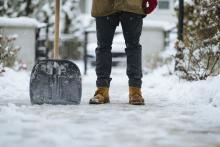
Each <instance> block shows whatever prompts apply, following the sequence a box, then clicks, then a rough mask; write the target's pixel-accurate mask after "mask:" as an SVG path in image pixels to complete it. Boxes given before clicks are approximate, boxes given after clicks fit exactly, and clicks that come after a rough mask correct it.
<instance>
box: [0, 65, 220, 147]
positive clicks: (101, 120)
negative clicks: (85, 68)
mask: <svg viewBox="0 0 220 147" xmlns="http://www.w3.org/2000/svg"><path fill="white" fill-rule="evenodd" d="M112 78H113V81H112V86H111V89H110V95H111V103H110V104H107V105H98V106H94V105H92V106H91V105H88V100H89V98H90V97H91V96H92V95H93V93H94V90H95V73H94V71H93V69H90V71H89V74H88V75H87V76H83V97H82V103H81V105H79V106H51V105H43V106H32V105H31V104H30V101H29V93H28V84H29V73H27V72H18V73H16V72H14V71H12V70H9V69H8V71H7V75H4V76H0V146H1V147H31V146H36V147H37V146H39V147H114V146H117V147H130V146H131V147H150V146H153V147H154V146H155V147H157V146H167V147H171V146H172V147H176V146H179V147H180V146H184V147H190V146H195V147H197V146H198V147H211V146H213V147H218V146H220V90H219V87H220V85H219V83H220V76H218V77H214V78H210V79H208V80H207V81H200V82H192V83H190V82H185V81H181V80H179V79H178V78H177V77H175V76H169V75H166V70H164V69H163V68H161V69H158V70H156V71H154V72H153V73H150V74H148V75H145V76H144V79H143V81H144V84H143V93H144V94H143V95H144V97H145V99H146V105H145V106H131V105H128V104H127V102H128V98H127V97H128V92H127V90H128V87H127V77H126V76H125V69H113V73H112Z"/></svg>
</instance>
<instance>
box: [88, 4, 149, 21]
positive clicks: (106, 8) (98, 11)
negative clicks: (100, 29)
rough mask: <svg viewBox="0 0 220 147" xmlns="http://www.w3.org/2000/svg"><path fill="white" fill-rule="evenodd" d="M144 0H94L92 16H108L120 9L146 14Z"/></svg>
mask: <svg viewBox="0 0 220 147" xmlns="http://www.w3.org/2000/svg"><path fill="white" fill-rule="evenodd" d="M142 1H143V0H93V4H92V16H93V17H98V16H106V15H110V14H113V13H115V12H119V11H125V12H133V13H136V14H143V15H145V14H144V11H143V9H142Z"/></svg>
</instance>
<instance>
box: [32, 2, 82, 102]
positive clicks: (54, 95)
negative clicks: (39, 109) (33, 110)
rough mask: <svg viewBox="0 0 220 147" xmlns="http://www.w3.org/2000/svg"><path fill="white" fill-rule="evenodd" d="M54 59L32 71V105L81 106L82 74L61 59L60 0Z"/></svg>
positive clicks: (39, 63)
mask: <svg viewBox="0 0 220 147" xmlns="http://www.w3.org/2000/svg"><path fill="white" fill-rule="evenodd" d="M55 14H56V20H55V39H54V57H53V58H54V59H50V60H40V61H38V63H37V64H35V66H34V67H33V69H32V72H31V79H30V99H31V103H32V104H38V105H41V104H54V105H68V104H80V101H81V95H82V83H81V73H80V70H79V68H78V67H77V65H76V64H74V63H73V62H71V61H69V60H60V59H58V58H59V21H60V0H56V11H55Z"/></svg>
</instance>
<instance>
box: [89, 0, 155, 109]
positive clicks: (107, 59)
mask: <svg viewBox="0 0 220 147" xmlns="http://www.w3.org/2000/svg"><path fill="white" fill-rule="evenodd" d="M145 1H146V0H145ZM154 1H155V0H154ZM143 2H144V1H143V0H93V4H92V16H93V17H95V21H96V31H97V34H96V35H97V48H96V75H97V80H96V86H97V90H96V92H95V94H94V96H93V97H92V98H91V99H90V100H89V103H90V104H106V103H109V102H110V99H109V87H110V82H111V80H112V79H111V78H110V75H111V69H112V54H111V49H112V47H111V46H112V41H113V37H114V33H115V30H116V27H117V26H118V25H119V23H121V26H122V30H123V35H124V39H125V44H126V49H125V52H126V56H127V71H126V73H127V76H128V79H129V81H128V83H129V104H132V105H144V98H143V96H142V92H141V87H142V76H143V75H142V59H141V56H142V46H141V45H140V36H141V32H142V26H143V18H144V17H145V16H146V13H148V12H146V10H148V9H144V7H143ZM146 2H147V1H146ZM145 5H146V3H145Z"/></svg>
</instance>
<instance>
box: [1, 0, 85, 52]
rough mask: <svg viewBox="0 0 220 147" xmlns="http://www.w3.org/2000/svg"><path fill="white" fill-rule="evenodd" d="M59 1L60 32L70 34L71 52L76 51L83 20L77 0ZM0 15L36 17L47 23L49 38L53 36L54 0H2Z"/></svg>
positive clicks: (81, 35) (79, 43) (79, 42)
mask: <svg viewBox="0 0 220 147" xmlns="http://www.w3.org/2000/svg"><path fill="white" fill-rule="evenodd" d="M61 2H62V3H61V5H62V7H61V8H62V9H61V21H60V24H61V33H62V34H71V39H72V41H71V42H72V43H73V45H72V46H74V47H75V48H74V49H72V50H71V52H78V49H79V47H80V46H82V41H83V25H82V21H83V20H82V19H81V15H80V9H79V0H62V1H61ZM0 16H6V17H20V16H28V17H32V18H36V19H37V20H38V21H40V22H43V23H47V24H49V26H50V27H49V38H53V36H54V35H53V33H54V30H55V29H54V21H55V0H43V1H42V0H16V1H15V0H4V5H2V6H0ZM51 40H53V39H51ZM51 49H52V47H51Z"/></svg>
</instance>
